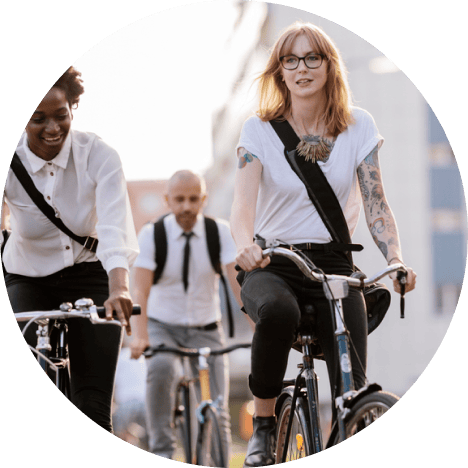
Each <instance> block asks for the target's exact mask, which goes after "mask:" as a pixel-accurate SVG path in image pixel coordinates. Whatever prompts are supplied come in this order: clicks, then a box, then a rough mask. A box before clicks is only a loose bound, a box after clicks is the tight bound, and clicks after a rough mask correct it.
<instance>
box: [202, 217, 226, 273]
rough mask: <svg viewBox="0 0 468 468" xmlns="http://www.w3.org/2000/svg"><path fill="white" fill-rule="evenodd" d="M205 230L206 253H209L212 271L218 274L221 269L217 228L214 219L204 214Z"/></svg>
mask: <svg viewBox="0 0 468 468" xmlns="http://www.w3.org/2000/svg"><path fill="white" fill-rule="evenodd" d="M204 218H205V231H206V244H207V247H208V253H209V255H210V261H211V264H212V265H213V269H214V271H216V273H218V274H220V275H221V274H222V270H221V259H220V254H221V245H220V242H219V230H218V225H217V224H216V221H215V220H214V219H213V218H209V217H208V216H205V217H204Z"/></svg>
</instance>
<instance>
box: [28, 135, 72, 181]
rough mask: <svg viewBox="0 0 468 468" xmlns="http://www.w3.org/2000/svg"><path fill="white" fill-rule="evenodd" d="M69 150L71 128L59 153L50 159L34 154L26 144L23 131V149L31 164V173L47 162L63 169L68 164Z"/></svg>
mask: <svg viewBox="0 0 468 468" xmlns="http://www.w3.org/2000/svg"><path fill="white" fill-rule="evenodd" d="M70 150H71V130H70V132H68V135H67V138H66V139H65V143H64V144H63V146H62V149H61V150H60V153H59V154H57V156H55V158H54V159H52V160H51V161H46V160H45V159H42V158H40V157H39V156H36V155H35V154H34V153H33V152H32V151H31V150H30V149H29V146H28V135H27V134H26V133H25V135H24V140H23V151H24V154H25V155H26V157H27V158H28V161H29V164H30V165H31V171H32V173H33V174H35V173H36V172H38V171H40V170H41V169H42V168H43V167H44V166H45V165H46V164H47V163H48V162H51V163H53V164H55V165H56V166H58V167H61V168H62V169H65V168H66V167H67V164H68V158H69V157H70Z"/></svg>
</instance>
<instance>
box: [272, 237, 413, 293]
mask: <svg viewBox="0 0 468 468" xmlns="http://www.w3.org/2000/svg"><path fill="white" fill-rule="evenodd" d="M271 255H278V256H281V257H286V258H288V259H289V260H291V261H292V262H294V264H295V265H296V266H297V267H298V268H299V269H300V270H301V272H302V273H303V274H304V275H305V276H307V278H310V279H311V280H312V281H319V282H320V283H323V282H324V281H326V280H327V281H332V280H342V281H346V282H347V283H348V284H349V285H350V286H353V287H355V288H363V287H364V286H369V285H371V284H374V283H376V282H377V281H379V280H380V279H381V278H383V277H384V276H387V275H389V274H390V273H393V272H396V271H401V272H403V274H405V273H406V268H405V266H404V265H403V264H402V263H394V264H393V265H389V266H387V267H386V268H384V269H383V270H381V271H379V272H377V273H375V274H374V275H373V276H371V277H370V278H365V279H360V278H353V277H351V276H344V275H326V274H323V273H321V272H318V271H317V270H316V267H315V265H314V264H313V263H312V261H311V260H309V259H308V258H306V259H304V258H303V257H301V256H300V255H298V254H297V253H296V252H294V251H292V250H288V249H285V248H284V247H276V246H273V247H269V248H267V249H265V250H263V256H264V257H266V256H271Z"/></svg>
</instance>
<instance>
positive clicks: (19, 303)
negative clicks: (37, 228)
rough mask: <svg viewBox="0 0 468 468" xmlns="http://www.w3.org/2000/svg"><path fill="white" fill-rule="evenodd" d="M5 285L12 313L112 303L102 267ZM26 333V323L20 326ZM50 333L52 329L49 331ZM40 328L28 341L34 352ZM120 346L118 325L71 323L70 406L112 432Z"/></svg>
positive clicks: (12, 277) (10, 278)
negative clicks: (85, 299) (81, 301)
mask: <svg viewBox="0 0 468 468" xmlns="http://www.w3.org/2000/svg"><path fill="white" fill-rule="evenodd" d="M5 283H6V287H7V292H8V296H9V299H10V302H11V306H12V309H13V312H27V311H31V310H51V309H58V308H59V306H60V304H62V302H71V303H74V302H75V301H76V300H77V299H81V298H83V297H89V298H91V299H92V300H93V301H94V303H95V304H96V305H98V306H102V305H103V303H104V301H105V300H106V299H107V298H108V297H109V285H108V277H107V273H106V272H105V270H104V268H103V267H102V265H101V263H100V262H91V263H79V264H76V265H74V266H72V267H69V268H65V269H64V270H62V271H59V272H57V273H54V274H53V275H50V276H45V277H42V278H32V277H28V276H22V275H16V274H11V273H6V275H5ZM21 325H22V327H24V325H25V324H24V322H23V323H22V324H21ZM50 328H52V327H50ZM36 330H37V327H36V326H33V325H31V326H30V327H29V328H28V330H27V331H26V336H25V339H26V341H27V342H28V344H30V345H31V346H34V347H35V346H36V344H37V337H36V334H35V332H36ZM121 342H122V329H121V327H118V326H116V325H105V324H104V325H101V324H99V325H93V324H92V323H91V322H90V321H89V320H84V319H73V320H70V321H69V325H68V353H69V359H70V377H71V378H70V384H71V385H70V386H71V401H72V402H73V403H74V404H75V406H77V407H78V409H80V410H81V411H82V412H83V413H84V414H86V415H87V416H88V417H89V418H91V419H92V420H93V421H94V422H96V423H97V424H99V425H100V426H101V427H103V428H104V429H106V430H108V431H110V432H112V418H111V408H112V397H113V390H114V380H115V370H116V367H117V360H118V356H119V352H120V346H121Z"/></svg>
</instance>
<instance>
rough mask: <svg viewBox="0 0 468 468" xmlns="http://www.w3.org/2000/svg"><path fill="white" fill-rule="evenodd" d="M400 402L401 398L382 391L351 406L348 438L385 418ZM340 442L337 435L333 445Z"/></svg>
mask: <svg viewBox="0 0 468 468" xmlns="http://www.w3.org/2000/svg"><path fill="white" fill-rule="evenodd" d="M398 400H399V398H398V397H397V396H396V395H393V393H389V392H384V391H382V390H379V391H375V392H372V393H369V394H367V395H364V396H363V397H362V398H360V399H359V400H357V401H356V403H355V404H353V405H352V406H351V408H350V413H349V414H348V415H347V416H346V420H345V427H346V438H347V439H349V438H350V437H352V436H353V435H355V434H357V433H358V432H360V431H362V430H363V429H365V428H366V427H368V426H370V425H371V424H372V423H373V422H374V421H375V420H376V419H378V418H380V417H381V416H383V415H384V414H385V413H386V412H387V411H388V410H389V409H390V408H391V407H392V406H393V405H394V404H395V403H397V402H398ZM339 442H341V440H340V435H339V433H336V434H335V435H334V439H333V443H332V444H331V445H336V444H338V443H339Z"/></svg>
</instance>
